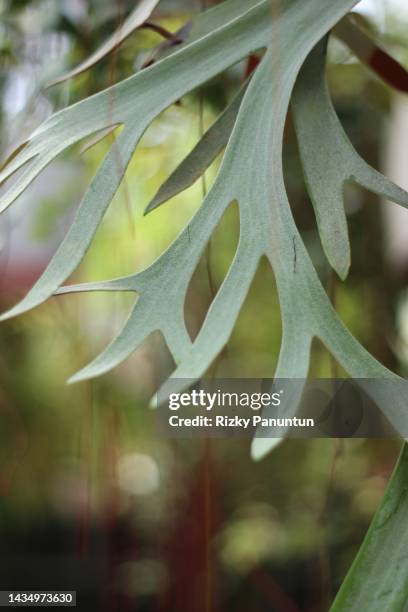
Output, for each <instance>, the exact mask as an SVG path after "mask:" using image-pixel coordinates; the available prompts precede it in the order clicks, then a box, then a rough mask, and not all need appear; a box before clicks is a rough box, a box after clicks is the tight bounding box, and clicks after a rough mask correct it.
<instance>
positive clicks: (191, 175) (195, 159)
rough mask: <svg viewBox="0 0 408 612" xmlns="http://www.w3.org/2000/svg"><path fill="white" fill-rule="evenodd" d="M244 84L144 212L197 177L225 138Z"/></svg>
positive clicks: (240, 100) (231, 123) (224, 143)
mask: <svg viewBox="0 0 408 612" xmlns="http://www.w3.org/2000/svg"><path fill="white" fill-rule="evenodd" d="M245 89H246V85H244V86H243V87H242V88H241V89H240V91H239V92H238V93H237V95H236V96H235V97H234V99H233V100H232V102H231V103H230V104H228V106H227V108H226V109H225V110H224V111H223V112H222V113H221V114H220V116H219V117H218V118H217V119H216V120H215V121H214V123H213V124H212V126H211V127H210V128H209V129H208V130H207V131H206V132H205V134H204V135H203V136H202V138H201V139H200V140H199V142H198V143H197V144H196V146H195V147H194V148H193V150H192V151H191V152H190V153H189V154H188V155H187V156H186V157H185V158H184V159H183V161H182V162H181V163H180V164H179V165H178V166H177V168H176V169H175V170H174V171H173V172H172V173H171V174H170V176H169V178H168V179H167V180H166V181H165V182H164V183H163V184H162V185H161V186H160V188H159V189H158V191H157V193H156V195H155V196H154V197H153V199H152V201H151V202H150V203H149V205H148V206H147V208H146V211H145V212H146V213H148V212H151V211H152V210H154V209H155V208H158V207H159V206H161V205H162V204H164V203H165V202H167V200H170V199H171V198H173V197H174V196H176V195H177V194H178V193H180V192H182V191H184V190H185V189H187V188H188V187H190V185H192V184H193V183H195V181H196V180H197V179H198V178H200V176H202V175H203V174H204V172H205V171H206V170H207V168H208V167H209V166H210V165H211V163H212V162H213V161H214V159H215V158H216V157H217V155H219V153H221V151H222V150H223V148H224V147H225V145H226V144H227V142H228V138H229V137H230V135H231V132H232V129H233V127H234V124H235V120H236V118H237V114H238V110H239V107H240V104H241V102H242V98H243V96H244V93H245Z"/></svg>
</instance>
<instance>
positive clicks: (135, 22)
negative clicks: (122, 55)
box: [48, 0, 160, 87]
mask: <svg viewBox="0 0 408 612" xmlns="http://www.w3.org/2000/svg"><path fill="white" fill-rule="evenodd" d="M159 1H160V0H140V1H139V2H138V4H137V6H136V8H135V9H134V10H133V11H132V12H131V13H130V15H129V16H128V17H127V19H125V21H124V22H123V24H122V25H121V27H120V28H119V29H118V30H116V32H114V33H113V34H112V36H110V37H109V38H108V40H107V41H105V42H104V43H103V45H102V46H101V47H99V49H97V50H96V51H95V52H94V53H92V55H91V56H90V57H88V58H87V59H86V60H85V61H83V62H82V63H81V64H79V66H77V67H76V68H73V69H72V70H70V71H69V72H67V73H65V74H63V75H62V76H60V77H57V78H56V79H53V80H52V81H51V82H50V83H48V87H51V86H53V85H56V84H57V83H62V82H63V81H66V80H67V79H71V78H72V77H75V76H77V75H78V74H81V73H82V72H85V70H89V69H90V68H92V66H94V65H95V64H97V63H98V62H100V61H101V60H102V59H103V58H104V57H106V56H107V55H109V53H111V52H112V51H115V49H117V48H118V47H119V46H120V45H121V44H122V43H123V42H124V41H125V40H126V39H127V38H128V37H129V36H130V35H131V34H132V33H133V32H134V31H135V30H137V28H139V27H140V26H141V25H142V24H143V23H144V22H145V21H146V20H147V19H149V17H150V15H151V14H152V12H153V11H154V9H155V8H156V6H157V5H158V4H159Z"/></svg>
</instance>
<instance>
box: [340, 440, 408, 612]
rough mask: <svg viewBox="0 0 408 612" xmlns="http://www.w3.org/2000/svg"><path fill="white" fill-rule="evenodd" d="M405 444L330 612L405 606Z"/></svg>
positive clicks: (391, 610) (393, 611) (392, 610)
mask: <svg viewBox="0 0 408 612" xmlns="http://www.w3.org/2000/svg"><path fill="white" fill-rule="evenodd" d="M407 521H408V445H407V444H404V447H403V449H402V453H401V456H400V458H399V461H398V463H397V466H396V468H395V470H394V474H393V475H392V477H391V479H390V482H389V484H388V487H387V490H386V492H385V495H384V497H383V499H382V501H381V504H380V507H379V509H378V510H377V512H376V514H375V516H374V519H373V521H372V523H371V525H370V527H369V529H368V532H367V534H366V537H365V538H364V542H363V544H362V546H361V548H360V550H359V552H358V554H357V556H356V558H355V559H354V562H353V564H352V566H351V568H350V571H349V572H348V574H347V576H346V579H345V580H344V582H343V584H342V586H341V588H340V591H339V592H338V594H337V596H336V598H335V600H334V603H333V605H332V607H331V608H330V612H361V611H362V610H369V611H370V612H384V611H385V610H386V611H387V612H404V611H405V610H406V609H407V606H408V530H407V528H406V525H407Z"/></svg>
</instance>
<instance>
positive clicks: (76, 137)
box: [0, 0, 270, 319]
mask: <svg viewBox="0 0 408 612" xmlns="http://www.w3.org/2000/svg"><path fill="white" fill-rule="evenodd" d="M269 22H270V5H269V2H268V1H267V0H262V1H259V0H258V1H257V2H256V1H255V0H249V1H248V0H229V1H228V2H225V3H224V4H221V5H220V6H219V7H216V8H214V9H212V10H211V11H208V13H206V14H203V15H202V16H201V18H200V19H197V24H196V27H195V28H192V29H191V32H190V37H189V39H188V41H187V42H186V43H185V44H184V45H181V46H180V47H179V50H178V51H176V52H174V53H173V54H172V55H171V56H169V57H167V58H165V59H163V60H162V61H160V62H157V64H155V65H153V66H151V67H150V68H148V69H146V70H143V71H142V72H140V73H139V74H137V75H135V76H133V77H130V78H128V79H126V80H125V81H122V82H121V83H119V84H118V85H115V86H113V87H111V88H109V89H106V90H105V91H103V92H101V93H99V94H96V95H94V96H92V97H90V98H87V99H86V100H84V101H82V102H79V103H77V104H74V105H73V106H70V107H68V108H67V109H65V110H63V111H61V112H59V113H56V114H55V115H53V116H52V117H50V119H49V120H48V121H46V122H45V123H44V124H43V125H42V126H40V128H39V129H38V130H36V131H35V132H34V134H33V136H32V138H31V140H30V141H29V143H28V144H27V145H26V147H25V148H24V149H23V150H22V151H21V152H20V153H19V154H17V155H16V156H15V157H14V158H13V159H12V160H11V161H10V163H9V164H8V165H7V166H6V167H5V168H4V170H3V171H2V172H1V173H0V183H1V182H3V181H5V180H6V179H7V178H9V177H10V176H11V175H12V174H13V173H14V172H16V171H17V170H19V169H20V168H22V167H23V166H24V165H25V164H28V167H27V169H25V171H24V172H23V173H22V174H21V176H19V177H18V179H17V180H16V182H15V183H14V184H13V185H12V187H11V188H10V189H9V190H8V192H7V193H6V194H5V195H4V197H3V198H1V200H0V212H1V211H3V210H5V209H6V208H7V207H8V206H9V205H10V204H11V203H12V202H13V201H14V200H15V199H16V198H17V197H18V196H19V195H20V194H21V193H22V192H23V191H24V189H26V188H27V186H28V185H29V184H30V183H31V182H32V181H33V180H34V179H35V177H36V176H37V175H38V174H39V173H40V172H41V170H43V169H44V168H45V167H46V166H47V165H48V164H49V163H50V162H51V161H52V160H53V159H55V158H56V157H57V155H58V154H59V153H61V152H62V151H64V150H65V149H66V148H68V147H69V146H70V145H72V144H74V143H76V142H78V141H80V140H81V139H83V138H84V137H86V136H89V135H91V134H94V133H96V132H99V131H100V130H103V129H104V128H107V127H109V126H112V125H123V130H122V132H121V134H120V136H119V137H118V139H117V141H116V142H115V144H114V146H112V148H111V149H110V151H109V152H108V154H107V156H106V157H105V159H104V161H103V163H102V165H101V167H100V169H99V171H98V172H97V174H96V175H95V177H94V179H93V181H92V183H91V185H90V187H89V189H88V191H87V193H86V194H85V196H84V198H83V200H82V202H81V204H80V206H79V209H78V211H77V214H76V216H75V218H74V221H73V224H72V226H71V228H70V230H69V231H68V233H67V235H66V237H65V239H64V241H63V242H62V244H61V246H60V247H59V249H58V250H57V252H56V254H55V256H54V257H53V259H52V261H51V263H50V265H49V266H48V268H47V269H46V271H45V272H44V274H43V275H42V276H41V277H40V279H39V280H38V281H37V283H36V284H35V285H34V287H33V288H32V290H31V291H30V292H29V293H28V295H27V296H26V298H25V299H23V300H22V302H20V304H18V305H17V306H16V307H15V308H12V309H11V310H10V311H9V312H7V313H5V315H3V316H2V317H1V318H2V319H6V318H9V317H12V316H16V315H18V314H21V313H23V312H26V311H27V310H30V309H31V308H34V307H35V306H37V305H39V304H41V303H42V302H43V301H44V300H46V299H47V298H48V297H50V296H51V295H52V294H53V292H54V291H55V290H56V289H57V288H58V287H59V286H60V285H61V284H62V283H63V282H64V281H65V280H66V279H67V278H68V277H69V276H70V274H71V273H72V272H73V271H74V270H75V268H76V267H77V266H78V264H79V263H80V261H81V260H82V258H83V256H84V254H85V252H86V250H87V249H88V247H89V245H90V243H91V241H92V238H93V236H94V234H95V232H96V230H97V228H98V226H99V224H100V222H101V220H102V217H103V215H104V213H105V212H106V209H107V207H108V206H109V204H110V202H111V200H112V198H113V196H114V194H115V193H116V191H117V189H118V187H119V185H120V182H121V180H122V178H123V175H124V173H125V170H126V168H127V166H128V164H129V161H130V159H131V157H132V155H133V153H134V150H135V148H136V146H137V144H138V142H139V140H140V138H141V136H142V135H143V133H144V131H145V130H146V128H147V127H148V126H149V124H150V123H151V121H152V120H153V119H154V118H155V117H156V116H157V115H159V114H160V113H161V112H162V111H163V110H164V109H165V108H166V107H168V106H169V105H170V104H172V103H173V102H175V101H176V100H178V99H179V98H180V97H182V96H183V95H184V94H185V93H186V92H188V91H190V90H191V89H193V88H194V87H196V86H198V85H200V84H201V83H203V82H205V81H207V80H208V79H209V78H211V77H213V76H215V75H216V74H218V73H219V72H222V71H223V70H224V69H225V68H228V67H229V66H230V65H231V64H234V63H235V62H237V61H239V60H240V59H242V58H243V57H245V56H246V55H247V54H248V53H250V52H252V51H253V50H254V49H258V48H260V47H263V46H265V45H266V44H267V42H268V40H269V34H270V24H269ZM226 39H228V40H230V41H231V42H232V43H233V44H229V45H228V46H225V40H226ZM169 75H170V78H169Z"/></svg>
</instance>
